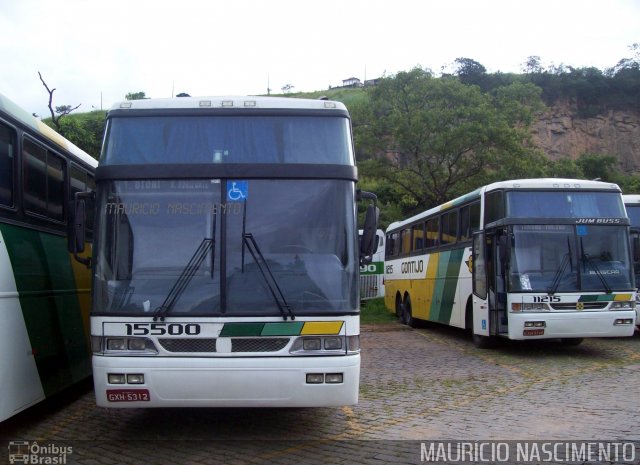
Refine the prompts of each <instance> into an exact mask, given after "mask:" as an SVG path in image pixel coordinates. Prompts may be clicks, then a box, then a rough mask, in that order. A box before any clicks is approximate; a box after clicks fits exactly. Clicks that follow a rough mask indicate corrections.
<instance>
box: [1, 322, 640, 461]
mask: <svg viewBox="0 0 640 465" xmlns="http://www.w3.org/2000/svg"><path fill="white" fill-rule="evenodd" d="M361 339H362V340H361V343H362V350H363V352H362V373H361V385H360V402H359V404H358V405H357V406H352V407H342V408H322V409H235V408H234V409H148V410H145V409H131V410H129V409H127V410H110V409H100V408H97V407H96V406H95V403H94V398H93V392H92V390H91V386H90V384H89V383H87V384H86V385H84V386H80V387H78V388H76V389H73V390H71V391H70V392H67V393H65V394H64V395H63V396H59V397H57V398H54V399H52V401H47V402H45V403H43V404H41V405H38V406H36V407H34V408H32V409H30V410H28V411H26V412H23V413H21V414H20V415H17V416H16V417H14V418H12V419H10V420H7V421H5V422H4V423H0V445H2V446H3V448H4V451H2V450H0V463H3V461H5V460H6V461H7V462H8V461H9V460H8V459H9V456H8V454H7V453H6V452H5V451H7V445H8V444H9V441H14V442H15V441H29V443H30V444H33V443H34V442H37V443H38V444H39V447H45V446H51V445H55V446H57V447H64V446H68V447H71V448H72V449H71V450H72V453H69V454H67V455H66V456H65V457H64V459H65V460H66V462H65V463H82V464H91V465H93V464H120V463H132V464H134V463H135V464H140V463H145V464H146V463H152V464H164V463H166V464H174V463H175V464H187V463H194V464H200V463H202V464H207V463H229V464H238V465H240V464H262V463H283V464H292V465H293V464H305V463H318V464H333V463H345V464H351V463H355V464H358V463H367V464H369V463H374V464H392V463H421V461H423V460H424V459H425V457H424V455H421V453H423V452H424V450H423V449H421V448H424V447H425V443H428V442H429V441H454V442H462V441H465V442H466V441H468V442H471V441H488V440H494V441H534V440H540V441H542V440H545V441H627V442H635V447H636V449H635V453H634V462H633V463H636V464H637V463H639V462H640V449H638V444H640V335H638V334H636V335H635V336H634V337H632V338H620V339H588V340H585V342H584V343H583V344H582V345H580V346H577V347H565V346H562V345H560V344H559V343H558V342H555V341H541V342H528V343H523V342H517V341H505V342H503V343H501V344H500V345H499V346H498V347H497V348H495V349H492V350H480V349H477V348H475V347H474V346H473V344H472V342H471V339H470V337H469V336H468V335H467V334H465V333H464V332H462V331H460V330H457V329H454V328H446V327H441V326H437V325H430V326H427V327H423V328H419V329H409V328H407V327H404V326H401V325H399V324H396V323H392V324H386V325H375V326H364V327H363V328H362V338H361ZM53 452H54V455H55V452H56V450H55V449H54V450H53ZM42 455H43V454H41V456H42ZM44 455H46V454H44ZM50 455H51V454H50ZM467 462H468V461H467ZM49 463H51V462H49ZM54 463H55V462H54ZM625 463H629V462H625Z"/></svg>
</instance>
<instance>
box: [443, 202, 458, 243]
mask: <svg viewBox="0 0 640 465" xmlns="http://www.w3.org/2000/svg"><path fill="white" fill-rule="evenodd" d="M441 240H442V244H454V243H455V242H456V241H457V240H458V210H453V211H450V212H448V213H445V214H444V215H442V237H441Z"/></svg>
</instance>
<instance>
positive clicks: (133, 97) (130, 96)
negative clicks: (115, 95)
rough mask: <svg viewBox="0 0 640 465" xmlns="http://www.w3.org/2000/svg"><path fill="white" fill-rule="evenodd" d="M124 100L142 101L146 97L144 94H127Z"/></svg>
mask: <svg viewBox="0 0 640 465" xmlns="http://www.w3.org/2000/svg"><path fill="white" fill-rule="evenodd" d="M124 98H125V100H144V99H146V98H148V97H147V96H146V94H145V93H144V92H129V93H128V94H127V95H125V96H124Z"/></svg>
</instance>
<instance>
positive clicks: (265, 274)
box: [241, 199, 296, 321]
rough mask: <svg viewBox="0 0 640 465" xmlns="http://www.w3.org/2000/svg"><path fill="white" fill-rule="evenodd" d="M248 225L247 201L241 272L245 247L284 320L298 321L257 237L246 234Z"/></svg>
mask: <svg viewBox="0 0 640 465" xmlns="http://www.w3.org/2000/svg"><path fill="white" fill-rule="evenodd" d="M246 224H247V200H246V199H245V201H244V211H243V215H242V268H241V271H242V273H244V250H245V247H246V248H247V249H248V250H249V253H250V254H251V256H252V257H253V260H254V261H255V262H256V265H258V269H259V270H260V274H261V275H262V278H263V279H264V282H265V283H266V284H267V287H268V288H269V292H270V293H271V296H272V297H273V300H274V301H275V303H276V305H277V306H278V309H279V310H280V313H281V314H282V319H283V320H284V321H287V316H289V317H290V318H291V320H295V319H296V315H295V314H294V313H293V309H292V308H291V306H290V305H289V304H288V303H287V299H286V298H285V297H284V294H283V293H282V289H280V286H279V285H278V281H277V280H276V278H275V276H274V275H273V273H272V272H271V268H270V267H269V263H267V260H266V259H265V258H264V255H262V251H261V250H260V247H259V246H258V243H257V242H256V239H255V237H253V234H252V233H248V232H246Z"/></svg>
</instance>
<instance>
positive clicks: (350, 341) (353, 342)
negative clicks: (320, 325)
mask: <svg viewBox="0 0 640 465" xmlns="http://www.w3.org/2000/svg"><path fill="white" fill-rule="evenodd" d="M354 338H355V339H354ZM359 351H360V344H359V336H346V337H345V336H311V337H309V336H301V337H298V338H296V339H295V341H293V344H291V349H290V350H289V353H291V354H292V355H345V354H347V353H348V354H354V353H358V352H359Z"/></svg>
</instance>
